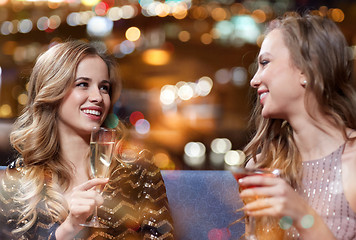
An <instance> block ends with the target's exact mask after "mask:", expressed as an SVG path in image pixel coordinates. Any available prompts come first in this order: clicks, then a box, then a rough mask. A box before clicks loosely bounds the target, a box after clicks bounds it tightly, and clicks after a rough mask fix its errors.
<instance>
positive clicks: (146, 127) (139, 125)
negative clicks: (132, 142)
mask: <svg viewBox="0 0 356 240" xmlns="http://www.w3.org/2000/svg"><path fill="white" fill-rule="evenodd" d="M150 128H151V125H150V123H149V122H148V121H147V120H146V119H139V120H138V121H137V122H136V124H135V130H136V132H137V133H139V134H142V135H145V134H147V133H149V132H150Z"/></svg>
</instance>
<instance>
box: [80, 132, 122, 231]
mask: <svg viewBox="0 0 356 240" xmlns="http://www.w3.org/2000/svg"><path fill="white" fill-rule="evenodd" d="M116 135H117V134H116V130H115V129H110V128H103V127H95V128H93V130H92V133H91V138H90V170H91V177H92V178H105V177H107V175H108V172H109V168H110V164H111V159H112V155H113V150H114V145H115V139H116ZM96 190H97V191H98V192H101V190H100V187H99V186H98V187H97V188H96ZM81 226H85V227H94V228H108V227H107V226H106V225H104V224H102V223H100V221H99V219H98V215H97V207H95V209H94V213H93V217H92V218H91V220H90V221H89V222H86V223H84V224H81Z"/></svg>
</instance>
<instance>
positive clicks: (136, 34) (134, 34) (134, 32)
mask: <svg viewBox="0 0 356 240" xmlns="http://www.w3.org/2000/svg"><path fill="white" fill-rule="evenodd" d="M140 36H141V31H140V29H138V28H137V27H130V28H129V29H127V30H126V32H125V37H126V38H127V40H129V41H131V42H135V41H137V40H138V39H139V38H140Z"/></svg>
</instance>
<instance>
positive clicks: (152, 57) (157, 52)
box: [142, 49, 171, 66]
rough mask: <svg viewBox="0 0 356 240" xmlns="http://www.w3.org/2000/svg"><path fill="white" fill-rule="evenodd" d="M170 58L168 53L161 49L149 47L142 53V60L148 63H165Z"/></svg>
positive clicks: (157, 64)
mask: <svg viewBox="0 0 356 240" xmlns="http://www.w3.org/2000/svg"><path fill="white" fill-rule="evenodd" d="M170 59H171V55H170V53H169V52H167V51H165V50H161V49H149V50H146V51H145V52H143V54H142V60H143V61H144V62H145V63H147V64H150V65H156V66H159V65H165V64H167V63H168V62H169V61H170Z"/></svg>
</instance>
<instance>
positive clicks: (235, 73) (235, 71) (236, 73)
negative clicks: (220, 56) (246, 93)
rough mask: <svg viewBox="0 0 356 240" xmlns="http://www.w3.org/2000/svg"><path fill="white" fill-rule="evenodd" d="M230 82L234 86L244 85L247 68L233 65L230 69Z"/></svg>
mask: <svg viewBox="0 0 356 240" xmlns="http://www.w3.org/2000/svg"><path fill="white" fill-rule="evenodd" d="M231 72H232V76H231V77H232V82H233V84H234V85H236V86H240V87H241V86H244V85H245V84H246V82H247V77H248V76H247V70H246V68H244V67H235V68H232V69H231Z"/></svg>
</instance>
